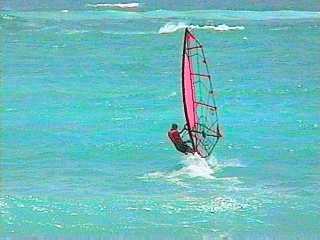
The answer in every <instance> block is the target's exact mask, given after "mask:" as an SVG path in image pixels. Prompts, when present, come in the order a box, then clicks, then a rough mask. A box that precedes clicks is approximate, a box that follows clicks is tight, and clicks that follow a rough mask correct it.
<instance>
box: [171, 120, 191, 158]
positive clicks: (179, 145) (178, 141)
mask: <svg viewBox="0 0 320 240" xmlns="http://www.w3.org/2000/svg"><path fill="white" fill-rule="evenodd" d="M186 130H187V129H186V127H184V128H183V129H182V130H181V131H180V132H179V130H178V125H177V124H175V123H173V124H172V126H171V129H170V131H169V132H168V136H169V138H170V140H171V141H172V143H173V144H174V146H175V147H176V149H177V150H178V151H179V152H182V153H184V154H188V153H194V151H193V149H192V148H191V147H190V146H189V145H188V144H187V142H188V141H183V140H182V138H181V136H180V134H182V133H183V132H184V131H186Z"/></svg>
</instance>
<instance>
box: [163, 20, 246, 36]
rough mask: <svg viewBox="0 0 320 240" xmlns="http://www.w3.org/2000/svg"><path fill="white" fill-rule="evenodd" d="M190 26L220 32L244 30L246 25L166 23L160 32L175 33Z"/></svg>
mask: <svg viewBox="0 0 320 240" xmlns="http://www.w3.org/2000/svg"><path fill="white" fill-rule="evenodd" d="M186 27H188V28H190V29H205V30H213V31H218V32H225V31H232V30H244V26H233V27H232V26H228V25H226V24H220V25H217V26H212V25H204V26H199V25H192V24H191V25H188V24H186V23H183V22H179V23H178V24H176V23H170V22H169V23H166V24H165V25H164V26H163V27H161V28H160V29H159V33H160V34H168V33H173V32H176V31H178V30H180V29H184V28H186Z"/></svg>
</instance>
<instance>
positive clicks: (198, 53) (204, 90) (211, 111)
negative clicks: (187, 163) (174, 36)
mask: <svg viewBox="0 0 320 240" xmlns="http://www.w3.org/2000/svg"><path fill="white" fill-rule="evenodd" d="M182 96H183V106H184V113H185V119H186V126H187V130H188V137H189V140H190V142H191V144H192V148H193V151H194V152H197V153H198V154H199V155H200V156H201V157H208V156H210V154H211V153H212V151H213V149H214V148H215V146H216V145H217V143H218V141H219V138H220V137H222V135H221V134H220V130H219V122H218V114H217V106H216V102H215V98H214V91H213V79H212V77H211V75H210V73H209V68H208V65H207V60H206V58H205V55H204V50H203V45H202V44H201V43H200V42H199V41H198V39H197V38H196V36H195V35H194V34H192V33H191V32H190V31H189V30H188V28H186V29H185V34H184V43H183V55H182Z"/></svg>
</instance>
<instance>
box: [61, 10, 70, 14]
mask: <svg viewBox="0 0 320 240" xmlns="http://www.w3.org/2000/svg"><path fill="white" fill-rule="evenodd" d="M61 12H62V13H68V12H69V10H68V9H64V10H61Z"/></svg>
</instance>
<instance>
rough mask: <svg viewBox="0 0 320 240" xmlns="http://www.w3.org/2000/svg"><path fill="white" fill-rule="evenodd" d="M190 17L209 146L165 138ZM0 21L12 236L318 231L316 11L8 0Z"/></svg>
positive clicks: (4, 217)
mask: <svg viewBox="0 0 320 240" xmlns="http://www.w3.org/2000/svg"><path fill="white" fill-rule="evenodd" d="M190 24H192V25H193V26H195V29H194V33H195V34H196V35H197V36H198V38H199V39H200V41H201V42H202V43H203V44H204V46H205V51H206V55H207V58H208V64H209V66H210V70H211V72H212V74H213V76H214V79H215V90H216V96H217V105H218V107H219V117H220V121H221V123H220V124H221V125H222V127H223V135H224V138H223V139H222V141H221V142H219V144H218V145H217V147H216V149H215V152H214V154H213V156H212V157H211V158H210V159H208V160H203V159H200V158H197V157H196V156H189V157H185V156H182V155H181V154H179V153H177V152H176V151H175V149H174V148H173V147H172V145H171V144H170V143H169V141H168V139H167V130H168V128H169V127H170V124H171V123H172V122H177V123H179V124H180V125H182V124H183V123H184V122H183V112H182V105H181V90H180V71H181V69H180V62H181V45H182V37H183V29H182V28H183V27H184V26H188V25H190ZM203 26H215V27H203ZM160 30H161V31H160ZM0 31H1V32H0V33H1V36H2V38H1V41H2V43H1V52H0V58H1V59H2V61H1V138H0V144H1V145H0V148H1V155H0V158H1V162H0V166H1V195H0V213H1V222H0V227H1V228H0V238H2V239H22V238H32V239H102V238H105V239H319V238H320V223H319V218H320V197H319V196H320V195H319V194H320V177H319V172H320V161H319V160H320V159H319V158H320V137H319V135H320V120H319V119H320V112H319V104H320V67H319V63H320V41H319V37H320V13H319V12H303V11H267V12H250V11H231V10H229V11H227V10H202V11H201V10H197V11H173V10H154V11H145V12H138V13H136V12H119V11H111V10H106V11H91V10H82V11H72V10H70V11H64V12H61V11H47V12H43V11H41V12H39V11H29V12H23V11H3V12H1V17H0ZM159 31H160V32H162V33H166V34H159Z"/></svg>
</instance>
